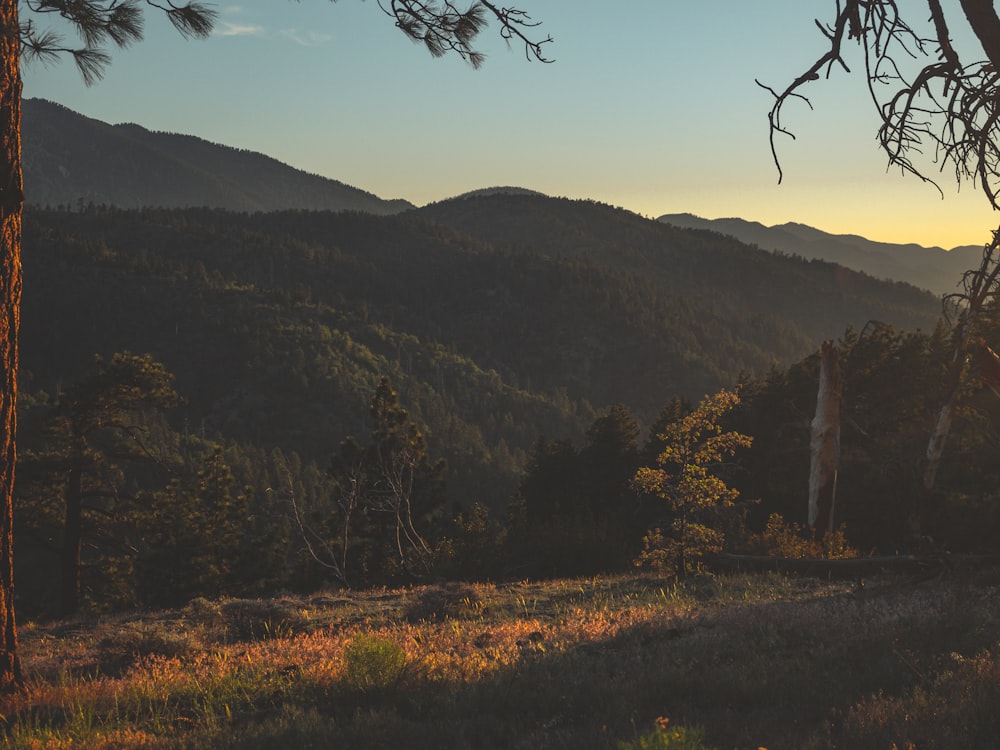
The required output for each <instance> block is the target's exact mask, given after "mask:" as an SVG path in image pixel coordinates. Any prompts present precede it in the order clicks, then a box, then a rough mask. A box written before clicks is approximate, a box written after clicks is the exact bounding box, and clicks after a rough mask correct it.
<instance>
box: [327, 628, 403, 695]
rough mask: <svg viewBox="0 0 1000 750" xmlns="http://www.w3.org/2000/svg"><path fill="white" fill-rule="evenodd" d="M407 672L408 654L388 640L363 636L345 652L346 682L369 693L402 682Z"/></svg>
mask: <svg viewBox="0 0 1000 750" xmlns="http://www.w3.org/2000/svg"><path fill="white" fill-rule="evenodd" d="M405 670H406V654H405V653H404V652H403V649H402V648H400V647H399V646H398V645H397V644H395V643H393V642H392V641H390V640H389V639H388V638H379V637H378V636H374V635H359V636H358V637H357V638H355V639H354V640H353V641H351V642H350V643H349V644H347V648H345V649H344V678H343V679H344V682H345V683H346V684H347V685H348V686H349V687H351V688H354V689H355V690H360V691H361V692H364V693H367V692H371V691H377V690H385V689H387V688H391V687H393V686H395V685H397V684H398V683H399V681H400V680H401V679H402V677H403V673H404V672H405Z"/></svg>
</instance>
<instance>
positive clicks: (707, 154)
mask: <svg viewBox="0 0 1000 750" xmlns="http://www.w3.org/2000/svg"><path fill="white" fill-rule="evenodd" d="M511 3H512V4H515V5H516V6H517V7H519V8H523V9H525V10H528V11H529V12H530V13H531V14H532V16H533V17H534V18H535V19H536V20H539V21H542V22H543V26H542V27H541V29H540V31H542V32H543V33H547V34H551V35H552V36H553V37H554V39H555V41H554V43H553V44H551V45H547V46H546V51H547V52H548V54H549V55H550V56H551V57H553V58H554V59H555V62H554V63H552V64H550V65H544V64H540V63H538V62H528V61H526V60H525V56H524V53H523V49H522V48H520V47H517V46H513V47H512V48H511V49H510V50H508V49H507V48H506V47H505V45H504V43H503V42H502V41H501V40H499V39H498V38H497V36H496V34H495V31H487V32H484V35H483V36H482V38H481V40H480V45H479V46H480V47H481V48H482V49H483V50H484V51H486V52H487V54H488V59H487V61H486V64H485V66H484V67H483V68H482V69H480V70H478V71H476V70H473V69H472V68H471V67H470V66H468V65H467V64H466V63H464V62H462V60H460V59H459V58H457V57H446V58H443V59H434V58H432V57H431V56H430V55H429V54H428V53H427V52H426V51H425V50H424V49H423V48H422V47H420V46H418V45H416V44H413V43H412V42H410V41H408V40H407V39H406V38H405V37H403V36H402V34H401V33H400V32H399V31H397V30H396V29H395V28H394V27H393V23H392V20H391V19H390V18H388V17H387V16H385V15H384V14H383V13H382V11H381V10H380V8H379V6H378V4H377V3H376V2H375V0H339V1H338V2H336V3H330V2H328V1H327V0H303V2H300V3H296V2H284V0H242V2H240V3H239V4H227V3H218V4H216V5H215V7H216V9H217V10H218V11H219V22H218V26H217V30H216V33H215V35H214V36H213V38H211V39H208V40H204V41H186V40H184V39H182V38H181V37H180V36H179V35H177V34H176V32H174V30H173V29H172V27H171V26H170V24H169V23H168V22H167V21H166V19H164V18H162V17H159V16H157V15H155V14H150V15H149V16H148V19H147V24H146V39H145V41H143V42H141V43H139V44H137V45H135V46H133V47H132V48H130V49H127V50H119V51H116V52H114V62H113V63H112V65H111V67H110V68H109V69H108V71H107V74H106V76H105V78H104V79H103V80H102V81H101V82H99V83H98V84H97V85H96V86H93V87H91V88H87V87H86V86H84V85H83V83H82V81H81V80H80V77H79V75H78V74H77V72H76V70H75V68H74V66H73V65H72V63H70V62H69V61H64V62H62V63H61V64H58V65H54V66H48V67H46V66H43V65H39V64H33V65H31V66H30V67H28V68H27V70H26V71H25V88H24V95H25V96H27V97H41V98H46V99H51V100H53V101H57V102H59V103H61V104H64V105H66V106H68V107H70V108H71V109H74V110H76V111H78V112H81V113H83V114H85V115H87V116H90V117H95V118H97V119H100V120H104V121H107V122H112V123H118V122H136V123H139V124H140V125H143V126H145V127H147V128H149V129H151V130H162V131H171V132H178V133H190V134H192V135H197V136H200V137H202V138H206V139H208V140H211V141H215V142H217V143H224V144H226V145H230V146H236V147H240V148H247V149H252V150H254V151H260V152H263V153H266V154H268V155H270V156H273V157H275V158H277V159H279V160H281V161H284V162H286V163H288V164H291V165H293V166H295V167H298V168H301V169H305V170H307V171H310V172H315V173H318V174H321V175H324V176H327V177H332V178H335V179H338V180H341V181H343V182H346V183H348V184H350V185H354V186H356V187H359V188H363V189H365V190H369V191H371V192H373V193H376V194H378V195H380V196H382V197H385V198H406V199H408V200H410V201H412V202H414V203H417V204H423V203H426V202H429V201H433V200H440V199H443V198H447V197H450V196H452V195H455V194H458V193H461V192H465V191H467V190H473V189H476V188H480V187H487V186H492V185H520V186H524V187H528V188H533V189H536V190H541V191H543V192H545V193H548V194H550V195H559V196H568V197H572V198H592V199H595V200H600V201H603V202H607V203H611V204H614V205H619V206H623V207H625V208H628V209H631V210H633V211H636V212H637V213H640V214H643V215H647V216H658V215H660V214H664V213H678V212H690V213H695V214H698V215H700V216H704V217H706V218H720V217H728V216H739V217H742V218H745V219H749V220H754V221H760V222H762V223H765V224H777V223H783V222H786V221H798V222H802V223H805V224H810V225H812V226H815V227H818V228H820V229H823V230H826V231H830V232H837V233H856V234H862V235H864V236H867V237H869V238H871V239H876V240H884V241H890V242H917V243H920V244H924V245H941V246H943V247H953V246H955V245H960V244H983V243H985V242H986V241H988V240H989V239H990V232H991V230H992V229H995V228H996V226H997V223H998V222H997V217H996V216H995V215H994V212H992V211H991V210H990V209H989V208H988V207H987V204H986V201H985V198H983V197H982V196H981V194H980V193H979V192H978V191H976V190H975V189H974V186H972V185H965V186H963V188H962V190H961V192H957V191H956V187H955V184H954V181H953V180H952V178H951V176H950V173H949V174H948V175H945V176H942V180H941V186H942V188H943V189H944V192H945V198H944V199H943V200H942V198H941V197H940V195H939V194H938V192H937V191H936V190H935V189H934V188H933V187H931V186H928V185H924V184H922V183H920V182H919V181H918V180H916V179H914V178H912V177H902V176H900V175H899V174H898V172H895V171H894V172H891V173H888V174H887V173H886V169H885V158H884V156H882V154H881V152H879V151H878V149H877V148H876V144H875V131H876V122H875V118H874V114H873V112H872V107H871V104H870V101H869V100H868V98H867V92H866V90H865V87H864V79H863V77H862V76H860V75H858V74H857V73H855V74H853V75H852V76H846V75H844V74H843V73H841V72H839V71H838V72H837V73H836V74H835V75H834V78H833V80H831V81H822V82H818V83H817V84H815V85H814V86H813V89H812V91H811V92H810V94H811V98H812V102H813V106H814V107H815V111H812V112H810V111H809V110H808V108H807V107H806V106H804V105H802V106H798V107H795V108H794V111H792V109H791V108H790V109H789V111H788V113H787V114H786V117H787V120H786V122H787V124H788V125H789V126H791V127H792V128H793V130H794V131H795V132H796V135H797V136H798V139H797V140H795V141H791V140H786V141H785V142H784V143H783V144H782V149H781V155H782V161H783V166H784V168H785V180H784V183H783V184H782V185H780V186H779V185H777V173H776V171H775V169H774V166H773V164H772V162H771V155H770V150H769V146H768V140H767V119H766V117H767V111H768V109H769V108H770V97H769V95H768V94H767V93H766V92H765V91H763V90H762V89H760V88H759V87H757V86H756V85H755V84H754V79H755V78H759V79H761V80H762V81H764V82H766V83H770V84H772V85H774V86H775V87H776V88H777V87H779V86H782V85H783V84H785V83H786V82H787V81H788V80H790V79H791V78H792V77H794V75H796V74H798V73H799V72H801V70H802V69H804V67H806V66H807V65H808V64H809V63H810V62H811V61H812V59H814V58H815V57H816V56H817V55H818V54H819V52H820V51H821V48H822V44H823V39H822V37H821V36H820V34H819V32H818V30H817V29H816V27H815V25H814V23H813V19H814V18H816V17H823V18H825V17H827V16H828V15H829V14H830V13H831V8H832V6H833V0H757V1H756V2H745V0H625V1H622V2H617V3H608V2H604V1H601V2H598V0H518V2H517V3H514V2H513V0H511ZM901 4H902V5H903V6H904V7H905V6H906V5H907V4H912V0H902V3H901ZM952 4H954V5H956V6H957V3H952ZM917 13H918V16H919V17H920V18H922V17H923V16H924V15H926V11H925V10H924V11H923V12H921V11H920V10H919V7H918V11H917ZM43 20H44V19H43ZM858 69H860V66H858ZM930 169H931V170H933V169H934V167H933V165H931V166H930Z"/></svg>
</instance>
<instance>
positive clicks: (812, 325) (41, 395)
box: [18, 193, 939, 611]
mask: <svg viewBox="0 0 1000 750" xmlns="http://www.w3.org/2000/svg"><path fill="white" fill-rule="evenodd" d="M24 258H25V293H24V312H23V323H22V325H23V328H22V330H23V355H22V356H23V359H22V363H23V370H22V389H23V393H24V394H25V395H24V399H23V402H22V421H21V428H22V440H21V446H22V458H23V461H24V463H25V466H24V467H23V468H22V470H21V473H20V477H21V480H20V482H19V490H18V492H19V495H20V496H21V497H22V498H30V500H27V501H24V502H22V503H21V504H20V505H19V508H20V509H21V510H20V511H19V513H20V519H19V522H18V523H19V528H21V529H22V533H21V535H20V537H19V550H20V551H19V553H18V554H19V555H20V556H21V559H22V561H25V560H27V561H30V562H29V563H28V564H24V563H23V562H22V565H21V568H20V569H21V570H22V571H28V572H26V573H24V574H23V575H24V576H26V577H27V578H31V579H33V580H32V581H31V584H30V585H28V586H26V587H22V589H21V590H22V591H27V592H29V593H31V594H32V597H34V599H33V603H32V604H31V605H28V606H29V609H30V608H31V607H36V608H38V607H40V608H42V609H43V610H44V609H46V608H47V607H49V606H50V605H49V604H46V602H51V601H55V599H52V598H47V595H46V593H45V592H46V591H47V590H48V588H49V587H51V586H54V585H55V582H56V581H59V580H62V581H64V582H65V581H66V580H67V576H69V577H70V578H73V577H79V576H82V577H81V578H80V580H81V583H80V586H81V587H82V591H83V593H82V594H81V595H80V597H79V600H80V601H83V602H89V605H88V606H95V607H100V608H108V607H120V606H135V605H161V604H171V603H178V602H183V601H186V600H187V598H190V597H192V596H197V595H202V594H207V593H211V592H216V593H217V592H220V591H229V592H243V593H254V592H257V593H260V592H265V591H268V590H270V589H271V588H272V587H274V586H276V585H281V586H286V587H293V588H300V589H305V588H309V587H314V586H317V585H320V584H322V583H324V582H330V581H331V580H333V581H340V582H341V583H345V582H348V581H350V583H352V584H353V585H360V584H367V583H377V582H384V581H399V580H407V579H408V576H411V575H413V573H414V570H415V567H414V566H419V567H420V568H421V569H423V570H429V569H430V567H431V566H432V564H433V567H434V569H435V570H436V571H437V574H439V575H459V576H484V575H485V576H490V577H503V576H507V575H512V574H515V575H549V574H553V573H563V572H565V573H574V572H596V571H600V570H607V569H620V568H621V567H622V566H623V565H626V566H627V565H628V564H630V561H631V559H633V558H634V556H635V555H637V554H638V553H639V551H640V550H641V547H642V540H643V535H644V534H645V532H646V530H647V528H648V527H649V525H650V524H652V523H654V522H655V521H656V520H657V519H658V518H659V517H660V516H661V515H662V506H658V505H657V504H656V503H653V504H650V503H649V502H648V500H647V501H646V502H645V503H641V504H640V505H638V506H637V505H636V502H637V501H636V497H635V494H634V493H632V492H631V491H630V490H629V489H628V479H629V476H630V473H634V471H635V468H636V465H637V464H636V461H637V460H639V458H640V457H642V456H645V459H643V460H647V461H649V460H652V458H654V457H655V454H656V450H657V448H656V446H657V442H656V437H655V436H656V434H657V432H658V431H659V430H661V429H663V427H664V425H666V424H669V421H670V419H677V418H680V417H681V416H683V414H684V413H685V407H684V404H688V407H687V408H689V405H690V404H691V403H694V402H695V401H696V400H698V399H700V398H701V397H702V396H703V395H704V394H706V393H713V392H715V391H716V390H718V389H720V388H723V387H731V386H733V385H734V384H736V382H737V381H738V380H741V379H742V380H747V379H748V378H752V377H754V375H755V374H756V375H758V376H763V375H764V374H766V373H769V372H772V373H774V372H778V371H780V368H783V367H784V366H786V365H787V364H789V363H792V362H795V361H796V360H799V359H800V358H802V357H803V356H806V355H809V354H810V353H811V352H813V351H815V350H816V348H817V346H818V344H819V342H820V341H821V340H822V339H823V338H826V337H837V336H839V335H840V334H842V333H843V332H844V331H845V330H846V329H847V328H848V327H849V326H854V327H856V328H861V327H863V326H864V325H865V324H866V323H867V321H869V320H871V319H878V320H881V321H884V322H885V323H887V324H893V325H895V326H896V327H897V328H899V329H908V330H914V329H917V328H922V329H925V330H930V329H931V328H933V327H934V325H935V321H936V320H937V317H938V311H939V303H938V301H937V300H935V299H934V298H933V297H932V296H931V295H929V294H926V293H923V292H920V291H918V290H916V289H915V288H913V287H909V286H906V285H903V284H888V283H884V282H878V281H875V280H873V279H871V278H868V277H866V276H863V275H861V274H857V273H853V272H850V271H847V270H846V269H843V268H840V267H838V266H834V265H831V264H827V263H822V262H815V261H813V262H809V261H805V260H802V259H797V258H789V257H782V256H777V255H773V254H769V253H766V252H763V251H760V250H756V249H753V248H750V247H747V246H745V245H741V244H739V243H738V242H735V241H733V240H730V239H725V238H720V237H719V236H718V235H716V234H712V233H707V232H694V231H684V230H679V229H676V228H672V227H668V226H665V225H663V224H659V223H657V222H654V221H650V220H647V219H643V218H641V217H638V216H636V215H634V214H630V213H628V212H626V211H623V210H620V209H614V208H611V207H608V206H604V205H600V204H595V203H592V202H585V201H568V200H563V199H551V198H546V197H544V196H538V195H523V194H505V193H499V194H492V195H486V196H473V197H468V198H463V199H456V200H454V201H449V202H445V203H441V204H435V205H433V206H429V207H426V208H424V209H421V210H417V211H411V212H408V213H406V214H402V215H397V216H388V217H378V216H373V215H370V214H361V213H324V212H303V211H287V212H275V213H266V214H264V213H260V214H241V213H233V212H226V211H222V210H209V209H170V210H168V209H144V210H121V209H114V208H106V207H102V206H87V207H84V210H82V211H72V212H70V211H55V210H40V209H33V210H31V211H30V212H29V213H28V215H27V218H26V229H25V255H24ZM126 352H131V353H132V355H128V354H122V353H126ZM116 353H117V354H116ZM95 355H99V356H100V357H101V358H102V359H101V360H100V361H99V362H97V363H95V360H94V356H95ZM133 355H149V357H148V358H136V357H134V356H133ZM161 365H162V370H161V369H160V368H161ZM172 376H175V378H176V379H175V380H172V379H170V378H171V377H172ZM135 378H139V379H140V381H141V382H145V383H147V385H146V386H143V387H142V388H140V387H139V386H137V385H135V384H134V383H133V380H134V379H135ZM143 388H146V389H147V390H143ZM137 389H138V390H137ZM154 394H161V395H160V396H157V397H156V398H153V395H154ZM172 394H176V398H175V397H174V395H172ZM126 396H127V397H128V398H126ZM678 398H681V399H685V400H684V401H680V400H678ZM613 404H620V406H615V407H614V408H611V407H612V405H613ZM665 406H669V408H667V409H665V410H664V407H665ZM802 408H808V407H805V406H804V407H802ZM97 414H104V415H105V417H102V418H101V419H100V420H98V421H97V422H96V423H95V422H94V419H96V417H94V416H88V415H97ZM109 414H113V415H116V416H115V420H117V421H114V420H112V421H110V422H108V421H102V420H105V419H110V417H107V415H109ZM654 423H655V424H654ZM88 425H91V426H90V427H88ZM94 425H96V429H97V430H98V432H97V433H95V436H94V437H93V438H90V439H86V440H83V441H82V442H81V440H80V436H81V435H83V434H85V433H84V430H90V429H94V428H95V427H94ZM651 430H652V432H651ZM74 436H76V437H74ZM798 439H799V438H798V437H796V440H798ZM643 441H645V443H646V445H645V446H644V447H643V446H642V445H641V444H642V442H643ZM640 447H642V450H641V451H640V450H639V449H640ZM795 450H796V451H798V450H799V449H798V448H796V449H795ZM390 459H391V461H396V463H386V462H387V461H389V460H390ZM439 459H444V460H445V461H446V464H445V463H441V462H439ZM768 460H770V459H768ZM400 462H401V463H400ZM60 467H62V468H60ZM67 467H76V469H74V470H73V471H71V472H70V474H66V473H65V472H66V471H68V469H67ZM373 467H374V468H373ZM372 471H377V472H378V473H379V474H378V475H379V476H381V477H382V479H373V477H374V476H375V475H374V474H372V473H371V472H372ZM393 471H396V472H399V471H403V472H404V473H405V477H409V479H406V480H405V481H403V480H404V478H405V477H404V476H403V475H397V477H396V480H397V481H396V484H395V485H394V486H396V487H397V489H398V487H399V486H400V484H399V482H403V484H406V483H407V482H410V481H412V482H415V484H413V485H412V488H413V489H412V492H413V493H416V494H413V495H412V496H411V495H410V494H406V495H405V507H406V508H409V507H410V504H411V501H412V505H413V515H412V518H411V516H410V515H409V511H407V513H406V514H405V515H400V508H402V507H404V506H403V505H400V504H399V503H400V502H401V501H400V497H402V496H401V495H400V494H398V493H397V494H396V495H395V497H396V500H395V501H394V502H396V505H395V506H392V507H395V508H396V511H395V513H396V516H395V517H396V519H397V520H396V522H395V523H396V526H395V527H393V524H392V523H389V524H388V525H386V523H387V521H389V519H391V517H392V516H391V515H388V516H387V515H385V511H386V510H388V509H389V507H390V506H385V505H377V504H376V505H371V504H370V503H371V502H372V500H371V497H369V498H368V500H365V499H364V497H363V496H362V495H361V494H359V493H361V492H362V489H359V488H365V487H368V486H369V485H368V484H366V483H369V482H372V481H374V482H376V484H378V483H379V482H387V481H388V477H389V474H390V473H391V472H393ZM74 472H76V473H74ZM359 472H361V473H359ZM406 472H408V473H406ZM75 475H82V476H83V480H82V481H80V482H78V483H77V484H74V485H72V486H67V485H65V482H66V481H67V480H66V479H65V478H66V477H67V476H75ZM737 479H739V480H740V481H742V482H745V481H746V480H747V477H737ZM389 485H392V482H389ZM389 485H386V486H389ZM373 486H374V485H373ZM72 487H77V489H75V490H73V491H72V492H70V490H71V489H72ZM365 491H370V487H369V490H365ZM775 492H776V493H777V495H776V497H779V499H780V502H781V503H784V502H785V499H784V498H785V496H786V495H785V493H788V497H792V496H794V495H795V494H796V493H799V492H800V489H799V488H797V487H796V486H795V485H794V484H787V483H785V482H784V481H782V482H781V483H780V486H776V489H775ZM88 493H89V495H88ZM73 496H76V497H79V498H80V499H81V502H79V503H77V505H78V506H79V507H80V508H81V509H82V512H83V520H82V521H81V522H80V523H75V525H74V528H77V527H79V528H82V529H83V531H82V536H81V541H80V542H79V544H81V545H82V546H81V549H84V550H85V551H86V552H85V554H84V555H83V560H84V564H83V566H82V567H80V566H79V564H77V566H76V568H73V567H72V565H70V563H71V562H72V559H73V555H72V554H71V552H72V551H71V550H67V547H66V544H67V542H66V540H67V539H68V536H67V533H68V532H64V528H68V527H66V525H65V524H66V523H68V522H65V521H63V520H60V519H61V517H62V514H63V513H64V511H63V510H60V507H61V506H62V505H64V504H65V503H66V502H67V501H66V499H65V498H68V497H73ZM88 496H89V497H91V498H93V499H92V500H89V501H88V500H87V499H86V498H87V497H88ZM94 502H96V503H97V504H96V505H94V504H93V503H94ZM378 502H379V503H385V502H388V500H387V499H386V497H383V498H382V499H381V500H379V501H378ZM357 503H368V504H367V505H366V504H362V505H360V506H359V505H357ZM355 511H357V512H356V513H355ZM296 513H299V515H296ZM352 514H354V515H352ZM109 519H114V522H113V523H112V522H110V521H109ZM528 519H532V520H531V523H529V524H527V525H525V522H526V521H527V520H528ZM400 524H402V526H400ZM394 528H395V531H394V530H393V529H394ZM400 529H408V530H412V531H413V533H414V536H413V537H412V539H411V541H412V544H409V545H408V546H407V545H402V544H401V543H400V541H399V540H400V539H401V536H400ZM418 530H419V531H418ZM307 538H308V539H314V540H323V544H324V545H327V546H326V547H321V549H329V550H334V549H336V550H339V552H338V553H337V554H338V555H342V558H341V559H340V560H338V561H337V566H339V570H340V572H336V571H334V568H332V567H330V566H329V565H328V566H327V567H324V566H322V565H319V564H317V563H316V560H315V559H314V557H315V556H316V555H315V554H314V553H315V549H314V550H313V553H310V554H307V553H306V548H305V547H304V545H303V541H304V540H305V539H307ZM337 539H339V540H340V541H335V540H337ZM393 539H395V540H396V541H393ZM84 542H85V543H84ZM53 544H55V548H53V547H52V545H53ZM76 544H77V543H76V542H74V545H76ZM60 545H62V550H61V551H56V554H55V555H54V556H53V555H52V552H53V550H54V549H55V550H58V548H59V546H60ZM404 547H405V549H404ZM47 550H48V551H47ZM598 551H599V554H596V553H597V552H598ZM320 557H322V556H320ZM59 560H62V563H58V561H59ZM67 560H69V561H70V563H67ZM326 562H327V563H329V562H330V560H329V559H327V560H326ZM60 564H61V565H62V569H63V572H62V573H60V572H59V568H58V565H60ZM68 565H69V568H67V566H68ZM53 566H56V567H53ZM337 566H334V567H337ZM70 568H72V570H70ZM67 570H70V572H67ZM73 571H76V572H73ZM185 571H187V572H185ZM331 571H333V572H331ZM345 571H347V572H345ZM53 596H54V595H53ZM38 597H40V598H38ZM63 601H64V604H63V605H62V610H63V611H71V610H72V609H74V608H75V606H76V605H75V604H73V601H74V598H73V596H72V595H71V594H68V593H65V592H64V596H63Z"/></svg>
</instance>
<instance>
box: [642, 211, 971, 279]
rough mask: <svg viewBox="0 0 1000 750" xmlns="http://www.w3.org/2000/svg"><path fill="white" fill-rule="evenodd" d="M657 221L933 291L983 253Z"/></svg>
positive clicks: (746, 225) (782, 229)
mask: <svg viewBox="0 0 1000 750" xmlns="http://www.w3.org/2000/svg"><path fill="white" fill-rule="evenodd" d="M659 220H660V221H662V222H664V223H666V224H672V225H673V226H676V227H684V228H686V229H706V230H710V231H713V232H718V233H720V234H724V235H727V236H730V237H735V238H736V239H738V240H739V241H740V242H745V243H746V244H748V245H755V246H756V247H759V248H761V249H763V250H774V251H777V252H781V253H786V254H789V255H798V256H801V257H803V258H809V259H816V260H826V261H830V262H831V263H839V264H840V265H842V266H846V267H847V268H853V269H854V270H856V271H864V272H865V273H867V274H869V275H871V276H874V277H876V278H879V279H892V280H894V281H905V282H907V283H908V284H913V285H914V286H918V287H921V288H922V289H929V290H931V291H932V292H935V293H936V294H950V293H951V292H954V291H956V286H957V284H958V282H959V281H960V280H961V278H962V273H963V272H964V271H966V270H968V269H970V268H975V267H976V266H978V265H979V260H980V257H981V255H982V251H983V248H982V246H981V245H963V246H959V247H955V248H952V249H951V250H945V249H943V248H940V247H923V246H921V245H917V244H914V243H909V244H905V245H903V244H893V243H889V242H874V241H872V240H869V239H865V238H864V237H860V236H858V235H856V234H830V233H828V232H823V231H821V230H819V229H815V228H813V227H809V226H806V225H805V224H796V223H794V222H790V223H787V224H778V225H775V226H770V227H768V226H764V225H763V224H761V223H759V222H756V221H746V220H745V219H703V218H701V217H700V216H694V215H693V214H665V215H663V216H661V217H659Z"/></svg>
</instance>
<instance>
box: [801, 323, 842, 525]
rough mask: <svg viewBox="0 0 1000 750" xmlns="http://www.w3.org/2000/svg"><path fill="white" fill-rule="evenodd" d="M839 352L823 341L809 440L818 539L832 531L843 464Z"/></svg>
mask: <svg viewBox="0 0 1000 750" xmlns="http://www.w3.org/2000/svg"><path fill="white" fill-rule="evenodd" d="M839 360H840V352H839V351H838V350H837V347H835V346H834V345H833V342H832V341H824V342H823V348H822V350H821V352H820V366H819V393H818V394H817V396H816V416H815V417H813V421H812V437H811V439H810V441H809V448H810V464H809V526H810V527H811V528H812V530H813V534H814V535H815V537H816V538H817V539H821V538H822V537H823V536H824V535H825V534H827V533H829V532H832V531H833V505H834V502H835V500H836V497H837V471H838V469H839V466H840V400H841V396H842V395H843V390H844V387H843V383H842V381H841V378H840V361H839Z"/></svg>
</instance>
